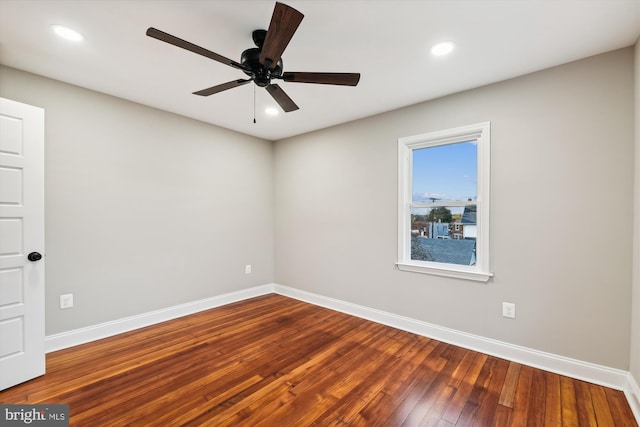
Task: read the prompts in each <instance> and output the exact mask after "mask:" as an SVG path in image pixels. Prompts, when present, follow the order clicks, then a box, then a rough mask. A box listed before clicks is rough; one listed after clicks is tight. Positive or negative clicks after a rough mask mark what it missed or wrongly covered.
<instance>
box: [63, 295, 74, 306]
mask: <svg viewBox="0 0 640 427" xmlns="http://www.w3.org/2000/svg"><path fill="white" fill-rule="evenodd" d="M71 307H73V294H65V295H60V308H61V309H65V308H71Z"/></svg>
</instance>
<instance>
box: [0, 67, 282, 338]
mask: <svg viewBox="0 0 640 427" xmlns="http://www.w3.org/2000/svg"><path fill="white" fill-rule="evenodd" d="M0 73H1V76H0V96H2V97H5V98H10V99H14V100H16V101H20V102H25V103H28V104H32V105H36V106H39V107H43V108H45V123H46V124H45V128H46V131H45V132H46V135H45V137H46V143H45V144H46V148H45V150H46V152H45V168H46V170H45V174H46V176H45V180H46V200H45V205H46V262H47V263H46V333H47V335H50V334H53V333H57V332H61V331H68V330H72V329H75V328H80V327H83V326H87V325H93V324H97V323H101V322H105V321H109V320H115V319H120V318H123V317H126V316H131V315H135V314H140V313H145V312H148V311H152V310H155V309H159V308H163V307H168V306H173V305H176V304H180V303H184V302H189V301H195V300H198V299H202V298H206V297H211V296H215V295H220V294H223V293H225V292H230V291H234V290H239V289H245V288H248V287H251V286H256V285H263V284H265V283H271V282H272V281H273V265H274V263H273V146H272V143H271V142H266V141H263V140H260V139H257V138H253V137H248V136H245V135H241V134H238V133H234V132H230V131H226V130H223V129H220V128H216V127H214V126H211V125H207V124H204V123H201V122H197V121H194V120H190V119H187V118H184V117H180V116H177V115H173V114H170V113H166V112H162V111H159V110H155V109H152V108H148V107H144V106H141V105H138V104H135V103H131V102H127V101H124V100H122V99H118V98H114V97H110V96H106V95H103V94H100V93H97V92H92V91H89V90H85V89H81V88H78V87H76V86H71V85H67V84H64V83H61V82H58V81H54V80H49V79H45V78H42V77H39V76H35V75H32V74H28V73H25V72H21V71H18V70H14V69H11V68H6V67H2V68H1V69H0ZM245 264H252V265H253V273H252V274H251V275H245V274H244V266H245ZM65 293H73V294H74V297H75V307H74V308H72V309H68V310H60V309H59V308H58V296H59V295H60V294H65Z"/></svg>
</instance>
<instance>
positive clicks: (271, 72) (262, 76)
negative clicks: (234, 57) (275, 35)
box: [240, 30, 283, 87]
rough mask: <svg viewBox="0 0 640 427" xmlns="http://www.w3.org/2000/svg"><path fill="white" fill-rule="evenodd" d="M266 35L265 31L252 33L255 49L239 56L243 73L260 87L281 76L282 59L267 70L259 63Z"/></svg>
mask: <svg viewBox="0 0 640 427" xmlns="http://www.w3.org/2000/svg"><path fill="white" fill-rule="evenodd" d="M266 35H267V31H266V30H255V31H254V32H253V33H252V38H253V42H254V43H255V44H256V46H257V47H252V48H249V49H247V50H245V51H244V52H242V55H241V56H240V64H242V66H243V67H244V70H242V71H244V73H245V74H246V75H248V76H250V77H252V78H253V81H254V82H255V84H257V85H258V86H260V87H266V86H269V84H271V79H272V78H274V77H275V78H279V77H281V76H282V69H283V67H282V58H280V59H279V60H278V63H277V64H276V66H275V67H273V68H269V67H267V66H265V65H262V64H261V63H260V60H259V59H260V53H261V52H262V45H263V44H264V39H265V37H266Z"/></svg>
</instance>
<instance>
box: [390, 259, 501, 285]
mask: <svg viewBox="0 0 640 427" xmlns="http://www.w3.org/2000/svg"><path fill="white" fill-rule="evenodd" d="M396 266H397V267H398V269H399V270H402V271H410V272H413V273H422V274H432V275H435V276H444V277H453V278H456V279H465V280H473V281H476V282H485V283H486V282H488V281H489V279H491V278H492V277H493V273H483V272H479V271H470V270H463V269H453V268H438V267H427V266H424V265H416V264H405V263H400V262H398V263H396Z"/></svg>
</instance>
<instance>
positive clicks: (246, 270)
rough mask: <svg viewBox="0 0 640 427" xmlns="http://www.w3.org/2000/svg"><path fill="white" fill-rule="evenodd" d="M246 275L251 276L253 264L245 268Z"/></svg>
mask: <svg viewBox="0 0 640 427" xmlns="http://www.w3.org/2000/svg"><path fill="white" fill-rule="evenodd" d="M244 274H251V264H247V265H245V266H244Z"/></svg>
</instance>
